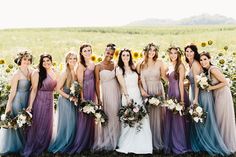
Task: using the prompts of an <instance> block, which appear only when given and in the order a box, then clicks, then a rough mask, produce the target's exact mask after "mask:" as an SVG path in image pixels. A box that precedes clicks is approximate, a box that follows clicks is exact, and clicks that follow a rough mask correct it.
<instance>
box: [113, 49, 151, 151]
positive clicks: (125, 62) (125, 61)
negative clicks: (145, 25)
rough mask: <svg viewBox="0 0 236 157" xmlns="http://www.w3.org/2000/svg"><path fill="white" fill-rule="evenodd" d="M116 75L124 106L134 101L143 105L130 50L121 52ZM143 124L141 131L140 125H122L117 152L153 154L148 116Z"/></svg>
mask: <svg viewBox="0 0 236 157" xmlns="http://www.w3.org/2000/svg"><path fill="white" fill-rule="evenodd" d="M116 75H117V79H118V81H119V84H120V86H121V88H122V93H123V94H122V106H126V105H127V104H128V103H130V102H131V100H132V99H133V100H134V102H136V103H137V104H138V105H143V101H142V97H141V94H140V90H139V86H138V74H137V73H136V71H135V68H134V64H133V62H132V55H131V52H130V50H129V49H123V50H121V51H120V54H119V59H118V67H117V69H116ZM141 123H142V127H141V129H140V131H137V127H138V124H136V125H135V126H134V127H129V126H124V124H121V125H122V127H121V135H120V138H119V142H118V149H116V151H118V152H121V153H126V154H127V153H135V154H152V133H151V130H150V124H149V117H148V115H146V116H145V117H144V118H143V119H142V121H141Z"/></svg>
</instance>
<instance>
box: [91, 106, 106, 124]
mask: <svg viewBox="0 0 236 157" xmlns="http://www.w3.org/2000/svg"><path fill="white" fill-rule="evenodd" d="M94 117H95V123H96V124H97V123H101V124H102V126H106V124H107V122H108V116H107V115H106V113H105V112H104V111H103V110H102V108H101V106H99V107H98V108H97V109H96V111H95V113H94Z"/></svg>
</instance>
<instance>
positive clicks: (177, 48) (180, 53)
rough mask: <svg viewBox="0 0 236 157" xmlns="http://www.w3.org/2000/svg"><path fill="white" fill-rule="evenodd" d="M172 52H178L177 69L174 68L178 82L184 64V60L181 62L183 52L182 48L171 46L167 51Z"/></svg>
mask: <svg viewBox="0 0 236 157" xmlns="http://www.w3.org/2000/svg"><path fill="white" fill-rule="evenodd" d="M171 50H176V51H177V60H176V64H175V68H174V72H175V74H174V76H175V79H176V80H178V78H179V66H180V65H181V64H182V60H181V55H182V50H181V49H180V47H175V46H171V47H169V48H168V49H167V52H168V53H169V54H170V53H171Z"/></svg>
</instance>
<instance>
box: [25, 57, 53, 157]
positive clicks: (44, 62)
mask: <svg viewBox="0 0 236 157" xmlns="http://www.w3.org/2000/svg"><path fill="white" fill-rule="evenodd" d="M52 67H53V66H52V56H51V55H49V54H43V55H41V56H40V60H39V65H38V69H37V70H35V71H34V72H33V74H32V89H31V93H30V99H29V106H28V108H27V110H28V111H31V110H32V114H33V119H32V120H33V123H32V126H31V127H30V128H29V132H28V134H27V141H26V145H25V149H24V156H25V157H28V156H39V155H40V154H41V153H42V152H43V151H45V150H46V149H47V148H48V146H49V144H50V140H51V136H52V126H53V124H52V122H53V119H52V117H53V90H54V88H55V87H56V84H57V81H56V78H57V75H56V73H55V71H54V69H53V68H52Z"/></svg>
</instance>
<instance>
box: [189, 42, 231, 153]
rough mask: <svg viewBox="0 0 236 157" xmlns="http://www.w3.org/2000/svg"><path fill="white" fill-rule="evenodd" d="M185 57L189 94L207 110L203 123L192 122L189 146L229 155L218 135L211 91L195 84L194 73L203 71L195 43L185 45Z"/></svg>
mask: <svg viewBox="0 0 236 157" xmlns="http://www.w3.org/2000/svg"><path fill="white" fill-rule="evenodd" d="M185 57H186V61H187V63H188V64H189V67H190V72H189V74H188V77H189V81H190V85H191V91H190V96H191V98H193V99H191V100H192V101H191V102H192V103H193V104H199V105H200V106H201V107H203V109H204V110H205V111H206V112H207V117H206V120H205V122H204V124H201V123H192V125H191V129H190V130H191V131H190V140H191V147H192V150H193V151H194V152H200V151H205V152H208V153H209V154H210V155H222V156H224V155H229V150H228V149H227V147H226V146H225V144H224V142H223V139H222V138H221V136H220V133H219V130H218V126H217V123H216V117H215V112H214V100H213V94H212V91H209V92H208V91H206V90H201V89H199V88H198V86H197V81H196V75H199V74H200V73H201V72H203V69H202V67H201V65H200V63H199V61H200V55H199V53H198V49H197V46H196V45H193V44H191V45H187V46H186V47H185Z"/></svg>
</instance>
